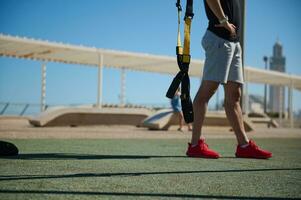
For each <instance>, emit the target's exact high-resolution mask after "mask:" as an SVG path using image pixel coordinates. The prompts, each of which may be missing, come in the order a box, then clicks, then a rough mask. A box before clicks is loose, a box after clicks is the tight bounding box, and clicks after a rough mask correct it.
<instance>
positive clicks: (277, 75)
mask: <svg viewBox="0 0 301 200" xmlns="http://www.w3.org/2000/svg"><path fill="white" fill-rule="evenodd" d="M0 56H6V57H14V58H24V59H31V60H38V61H44V62H60V63H69V64H80V65H85V66H95V67H98V66H100V64H101V65H103V66H106V67H115V68H122V69H131V70H138V71H145V72H155V73H162V74H176V73H177V72H178V67H177V62H176V57H171V56H159V55H151V54H144V53H131V52H125V51H115V50H107V49H99V48H95V47H85V46H81V45H69V44H63V43H56V42H49V41H42V40H35V39H29V38H20V37H14V36H8V35H3V34H0ZM203 64H204V62H203V61H202V60H195V59H192V61H191V64H190V69H189V74H190V76H192V77H200V76H201V74H202V69H203ZM245 78H246V81H248V82H251V83H261V84H270V85H282V86H288V87H293V88H295V89H298V90H301V76H295V75H289V74H286V73H281V72H276V71H270V70H263V69H257V68H253V67H248V66H246V67H245Z"/></svg>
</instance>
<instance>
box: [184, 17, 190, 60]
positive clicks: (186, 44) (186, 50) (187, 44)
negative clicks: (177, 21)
mask: <svg viewBox="0 0 301 200" xmlns="http://www.w3.org/2000/svg"><path fill="white" fill-rule="evenodd" d="M190 29H191V18H190V17H186V19H185V28H184V51H183V54H184V55H190Z"/></svg>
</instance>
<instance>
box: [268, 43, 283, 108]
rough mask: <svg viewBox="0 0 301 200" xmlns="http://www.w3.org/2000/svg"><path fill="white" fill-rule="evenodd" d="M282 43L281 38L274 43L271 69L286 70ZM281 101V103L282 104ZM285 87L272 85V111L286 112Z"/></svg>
mask: <svg viewBox="0 0 301 200" xmlns="http://www.w3.org/2000/svg"><path fill="white" fill-rule="evenodd" d="M282 50H283V49H282V45H281V44H280V42H279V40H278V39H277V42H276V43H275V44H274V47H273V56H272V57H270V70H274V71H279V72H285V57H284V56H283V54H282ZM280 102H281V105H280ZM284 105H285V89H284V87H280V86H270V111H271V112H277V113H278V112H279V108H280V109H281V110H282V113H285V106H284Z"/></svg>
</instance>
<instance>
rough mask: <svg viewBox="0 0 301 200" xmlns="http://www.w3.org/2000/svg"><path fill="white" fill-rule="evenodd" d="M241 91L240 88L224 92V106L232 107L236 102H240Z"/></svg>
mask: <svg viewBox="0 0 301 200" xmlns="http://www.w3.org/2000/svg"><path fill="white" fill-rule="evenodd" d="M240 99H241V91H240V90H231V91H228V92H227V93H226V94H225V102H224V103H225V106H228V107H233V106H235V105H236V104H239V103H240Z"/></svg>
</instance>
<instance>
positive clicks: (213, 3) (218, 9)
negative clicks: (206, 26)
mask: <svg viewBox="0 0 301 200" xmlns="http://www.w3.org/2000/svg"><path fill="white" fill-rule="evenodd" d="M206 2H207V4H208V6H209V8H210V9H211V11H212V12H213V13H214V15H215V16H216V17H217V19H218V20H222V19H224V18H225V17H226V16H225V13H224V11H223V9H222V6H221V3H220V0H206Z"/></svg>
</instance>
